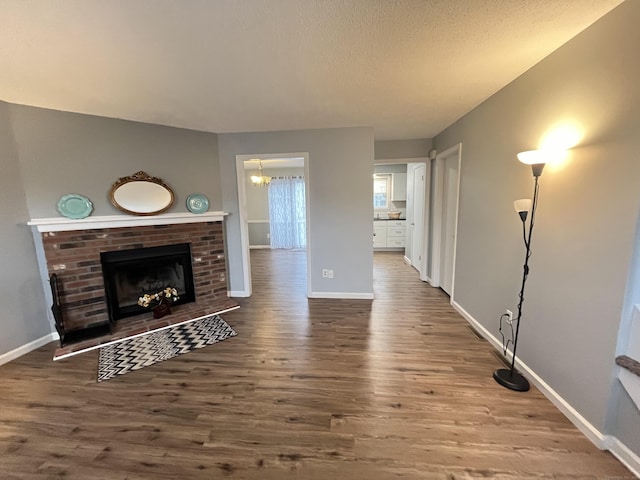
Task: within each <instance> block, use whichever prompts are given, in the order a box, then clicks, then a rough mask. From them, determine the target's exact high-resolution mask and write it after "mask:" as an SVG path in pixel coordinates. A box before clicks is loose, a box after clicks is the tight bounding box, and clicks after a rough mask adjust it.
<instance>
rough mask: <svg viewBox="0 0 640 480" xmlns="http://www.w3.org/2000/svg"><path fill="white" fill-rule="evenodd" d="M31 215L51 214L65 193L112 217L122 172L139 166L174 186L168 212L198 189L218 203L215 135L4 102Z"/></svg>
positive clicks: (212, 204)
mask: <svg viewBox="0 0 640 480" xmlns="http://www.w3.org/2000/svg"><path fill="white" fill-rule="evenodd" d="M9 109H10V112H11V117H12V124H13V129H14V132H15V139H16V144H17V150H18V152H19V154H20V165H21V168H22V175H23V181H24V189H25V192H26V195H27V203H28V205H29V213H30V215H31V217H32V218H41V217H57V216H59V214H58V212H57V210H56V204H57V202H58V200H59V199H60V197H62V196H63V195H65V194H67V193H80V194H83V195H86V196H87V197H89V198H90V199H91V201H92V202H93V204H94V211H93V215H117V214H120V213H121V212H120V211H119V210H117V209H116V208H115V207H114V206H113V205H111V203H110V201H109V191H110V188H111V185H113V183H114V182H115V181H116V180H117V179H118V178H120V177H124V176H128V175H131V174H133V173H135V172H137V171H139V170H144V171H145V172H147V173H148V174H149V175H152V176H154V177H160V178H162V179H163V180H164V181H165V182H166V183H167V184H168V185H169V186H170V187H171V188H172V189H173V191H174V194H175V203H174V206H173V207H172V208H171V209H170V210H169V211H170V212H186V211H187V208H186V204H185V201H186V198H187V196H189V194H191V193H195V192H199V193H203V194H205V195H206V196H207V197H208V198H209V205H210V210H214V211H215V210H221V209H222V197H221V193H220V174H219V170H218V162H217V156H218V144H217V135H216V134H213V133H204V132H196V131H193V130H184V129H179V128H171V127H164V126H160V125H149V124H145V123H138V122H130V121H126V120H118V119H112V118H103V117H95V116H91V115H81V114H76V113H69V112H60V111H56V110H47V109H42V108H33V107H26V106H21V105H9Z"/></svg>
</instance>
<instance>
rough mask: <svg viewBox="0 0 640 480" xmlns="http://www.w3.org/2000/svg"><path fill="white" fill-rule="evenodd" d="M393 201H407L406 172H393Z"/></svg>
mask: <svg viewBox="0 0 640 480" xmlns="http://www.w3.org/2000/svg"><path fill="white" fill-rule="evenodd" d="M391 201H392V202H406V201H407V174H406V173H392V174H391Z"/></svg>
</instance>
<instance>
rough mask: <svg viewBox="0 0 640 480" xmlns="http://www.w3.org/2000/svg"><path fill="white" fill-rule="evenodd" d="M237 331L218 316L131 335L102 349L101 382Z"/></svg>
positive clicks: (225, 337) (219, 339)
mask: <svg viewBox="0 0 640 480" xmlns="http://www.w3.org/2000/svg"><path fill="white" fill-rule="evenodd" d="M236 335H237V333H236V332H235V330H233V328H231V327H230V326H229V324H228V323H227V322H225V321H224V320H223V319H222V318H221V317H220V316H218V315H211V316H209V317H204V318H201V319H198V320H194V321H193V322H189V323H183V324H181V325H176V326H175V327H171V328H167V329H165V330H159V331H157V332H154V333H150V334H148V335H142V336H140V337H134V338H130V339H128V340H123V341H122V342H119V343H114V344H111V345H107V346H105V347H102V348H101V349H100V359H99V361H98V382H102V381H104V380H109V379H110V378H113V377H115V376H116V375H124V374H125V373H129V372H131V371H134V370H140V369H141V368H144V367H148V366H149V365H153V364H154V363H158V362H162V361H163V360H167V359H169V358H173V357H176V356H178V355H182V354H183V353H188V352H190V351H191V350H194V349H196V348H203V347H206V346H207V345H212V344H214V343H217V342H221V341H222V340H225V339H227V338H229V337H234V336H236Z"/></svg>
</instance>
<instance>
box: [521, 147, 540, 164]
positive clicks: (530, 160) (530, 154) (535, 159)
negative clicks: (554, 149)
mask: <svg viewBox="0 0 640 480" xmlns="http://www.w3.org/2000/svg"><path fill="white" fill-rule="evenodd" d="M518 160H520V161H521V162H522V163H524V164H525V165H538V164H540V163H547V162H546V160H545V155H544V153H543V152H542V151H541V150H527V151H526V152H520V153H519V154H518Z"/></svg>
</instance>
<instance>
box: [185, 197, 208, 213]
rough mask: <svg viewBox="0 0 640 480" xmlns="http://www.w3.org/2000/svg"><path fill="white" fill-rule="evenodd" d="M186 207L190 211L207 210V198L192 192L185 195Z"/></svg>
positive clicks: (199, 211)
mask: <svg viewBox="0 0 640 480" xmlns="http://www.w3.org/2000/svg"><path fill="white" fill-rule="evenodd" d="M187 208H188V209H189V211H190V212H191V213H204V212H206V211H207V210H209V199H208V198H207V197H205V196H204V195H203V194H201V193H192V194H191V195H189V196H188V197H187Z"/></svg>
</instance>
